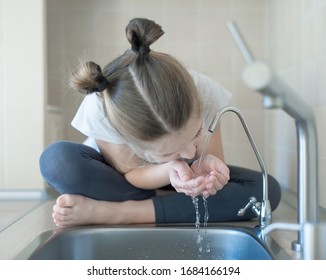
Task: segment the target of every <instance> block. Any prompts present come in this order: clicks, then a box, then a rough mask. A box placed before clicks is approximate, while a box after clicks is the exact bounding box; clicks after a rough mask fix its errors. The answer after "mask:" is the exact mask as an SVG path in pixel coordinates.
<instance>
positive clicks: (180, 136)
mask: <svg viewBox="0 0 326 280" xmlns="http://www.w3.org/2000/svg"><path fill="white" fill-rule="evenodd" d="M202 125H203V123H202V120H200V119H198V118H190V119H189V121H188V122H187V124H186V126H185V127H184V128H183V129H181V130H179V131H176V132H174V133H171V134H169V135H166V136H164V137H162V138H161V139H159V140H156V141H154V142H152V143H151V144H150V145H149V147H148V148H147V150H146V159H147V161H149V162H152V163H164V162H169V161H172V160H177V159H193V158H194V157H195V155H196V151H197V146H198V144H199V142H200V141H201V140H202V139H203V135H204V133H203V127H202Z"/></svg>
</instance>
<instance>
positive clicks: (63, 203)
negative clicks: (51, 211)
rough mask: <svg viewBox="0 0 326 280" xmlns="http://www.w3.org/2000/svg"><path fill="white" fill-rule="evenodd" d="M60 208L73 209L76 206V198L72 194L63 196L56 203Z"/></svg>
mask: <svg viewBox="0 0 326 280" xmlns="http://www.w3.org/2000/svg"><path fill="white" fill-rule="evenodd" d="M56 203H57V205H58V206H59V207H73V206H74V205H75V196H74V195H71V194H63V195H60V196H59V197H58V198H57V201H56Z"/></svg>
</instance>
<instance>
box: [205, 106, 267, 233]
mask: <svg viewBox="0 0 326 280" xmlns="http://www.w3.org/2000/svg"><path fill="white" fill-rule="evenodd" d="M226 112H232V113H235V114H236V115H237V117H238V118H239V120H240V122H241V124H242V127H243V129H244V131H245V132H246V135H247V137H248V140H249V142H250V144H251V147H252V149H253V151H254V153H255V156H256V158H257V160H258V163H259V166H260V169H261V172H262V179H263V197H262V201H261V202H259V201H257V199H256V198H255V197H250V198H249V202H248V203H247V205H246V206H245V207H244V208H241V209H240V210H239V211H238V216H243V215H244V214H245V212H246V211H247V209H249V208H251V209H252V211H253V212H254V213H255V214H256V216H257V217H259V227H260V228H261V229H264V228H265V227H266V226H268V225H269V224H271V223H272V209H271V205H270V202H269V199H268V174H267V171H266V166H265V163H264V161H263V158H262V156H261V154H260V152H259V149H258V147H257V145H256V142H255V140H254V137H253V135H252V134H251V132H250V130H249V127H248V125H247V122H246V120H245V118H244V117H243V115H242V114H241V112H240V111H239V110H238V109H237V108H235V107H231V106H229V107H224V108H222V110H221V111H220V112H219V113H218V114H217V115H216V116H215V118H214V120H213V121H212V123H211V125H210V126H209V128H208V131H209V132H211V133H213V132H214V131H215V129H216V127H217V125H218V123H219V122H220V120H221V118H222V116H223V115H224V114H225V113H226Z"/></svg>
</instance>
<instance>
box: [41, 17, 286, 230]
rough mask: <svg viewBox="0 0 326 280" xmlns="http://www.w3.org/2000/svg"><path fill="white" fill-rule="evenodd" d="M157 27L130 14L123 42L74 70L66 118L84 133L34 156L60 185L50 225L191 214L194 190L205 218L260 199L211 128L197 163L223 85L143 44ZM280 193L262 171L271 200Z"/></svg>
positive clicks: (257, 177)
mask: <svg viewBox="0 0 326 280" xmlns="http://www.w3.org/2000/svg"><path fill="white" fill-rule="evenodd" d="M162 35H163V31H162V29H161V27H160V26H159V25H157V24H156V23H155V22H153V21H151V20H148V19H140V18H135V19H133V20H131V21H130V22H129V24H128V26H127V27H126V36H127V39H128V41H129V42H130V44H131V49H130V50H127V51H126V52H125V53H124V54H122V55H121V56H119V57H118V58H116V59H115V60H113V61H112V62H111V63H109V64H108V65H107V66H106V67H104V68H103V69H101V67H100V66H98V65H97V64H95V63H93V62H87V63H85V64H83V65H81V66H80V68H79V69H77V70H76V71H75V72H74V73H73V74H72V77H71V85H72V87H73V88H75V89H76V90H77V91H79V92H81V93H84V94H86V97H85V98H84V100H83V102H82V104H81V106H80V108H79V110H78V112H77V114H76V116H75V118H74V119H73V121H72V125H73V126H74V127H75V128H76V129H78V130H79V131H80V132H82V133H83V134H85V135H86V136H87V137H88V141H87V143H84V144H78V143H72V142H58V143H54V144H52V145H50V146H49V147H48V148H47V149H46V150H45V151H44V152H43V154H42V155H41V158H40V169H41V173H42V175H43V177H44V179H45V180H46V182H48V184H49V185H50V186H52V187H53V188H54V189H55V190H57V191H58V192H59V193H60V194H61V196H59V197H58V199H57V200H56V204H55V205H54V207H53V219H54V222H55V224H56V225H57V226H58V227H69V226H77V225H85V224H136V223H179V222H181V223H194V222H195V209H194V205H193V202H192V199H191V197H195V196H203V197H204V198H206V199H207V201H208V205H209V215H210V217H209V221H210V222H221V221H237V220H241V219H242V220H243V219H250V218H253V217H254V215H253V213H252V212H251V211H247V213H246V214H245V215H244V216H243V217H238V216H237V212H238V210H239V209H240V208H242V207H244V206H245V205H246V204H247V202H248V199H249V197H251V196H255V197H256V198H257V199H258V200H261V198H262V175H261V173H260V172H256V171H252V170H248V169H244V168H240V167H234V166H227V165H226V164H225V163H224V162H223V151H222V143H221V134H220V131H219V129H216V130H215V132H214V133H213V134H212V136H211V138H210V141H209V144H208V148H207V150H206V153H205V157H204V158H203V161H202V168H200V170H199V166H198V165H199V164H198V161H199V157H200V154H201V152H202V150H203V146H204V142H205V137H206V134H207V131H208V126H209V125H210V123H211V122H212V120H213V118H214V117H215V116H216V114H217V113H218V111H219V109H220V108H222V107H224V106H226V105H228V103H229V100H230V94H229V93H228V92H227V91H226V90H225V89H224V88H223V87H222V86H220V85H219V84H218V83H216V82H214V81H212V80H211V79H210V78H208V77H207V76H205V75H202V74H199V73H197V72H194V71H188V70H186V69H185V68H184V67H183V66H182V65H181V64H180V63H179V62H178V61H177V60H176V59H175V58H174V57H172V56H170V55H167V54H164V53H159V52H155V51H153V50H151V49H150V45H151V44H152V43H154V42H155V41H156V40H157V39H158V38H160V37H161V36H162ZM280 193H281V191H280V187H279V185H278V183H277V182H276V180H275V179H274V178H272V177H269V199H270V201H271V206H272V209H275V208H276V207H277V205H278V203H279V201H280ZM199 205H200V211H201V212H202V213H203V209H202V205H201V203H200V204H199Z"/></svg>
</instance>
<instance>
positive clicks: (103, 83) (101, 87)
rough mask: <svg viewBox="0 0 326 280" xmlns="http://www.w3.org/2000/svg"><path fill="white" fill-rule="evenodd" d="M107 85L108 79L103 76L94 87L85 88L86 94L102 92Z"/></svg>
mask: <svg viewBox="0 0 326 280" xmlns="http://www.w3.org/2000/svg"><path fill="white" fill-rule="evenodd" d="M108 86H109V82H108V80H107V79H106V78H105V77H104V76H103V77H102V78H101V81H100V82H99V83H98V84H97V85H96V87H94V88H90V89H88V90H87V94H90V93H93V92H102V91H103V90H105V89H107V88H108Z"/></svg>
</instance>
